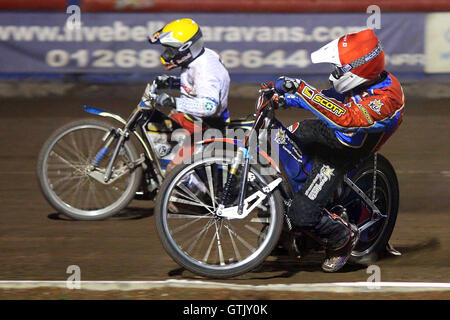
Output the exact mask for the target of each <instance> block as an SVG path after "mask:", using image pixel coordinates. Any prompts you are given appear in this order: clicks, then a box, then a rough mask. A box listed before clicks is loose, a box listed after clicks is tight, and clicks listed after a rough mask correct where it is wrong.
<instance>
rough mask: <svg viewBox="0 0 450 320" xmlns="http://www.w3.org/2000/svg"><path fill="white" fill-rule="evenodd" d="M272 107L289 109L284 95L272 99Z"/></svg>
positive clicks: (276, 95)
mask: <svg viewBox="0 0 450 320" xmlns="http://www.w3.org/2000/svg"><path fill="white" fill-rule="evenodd" d="M271 103H272V106H273V107H274V108H275V109H276V108H287V105H286V98H285V97H284V94H280V95H278V94H275V95H274V96H273V97H272V99H271Z"/></svg>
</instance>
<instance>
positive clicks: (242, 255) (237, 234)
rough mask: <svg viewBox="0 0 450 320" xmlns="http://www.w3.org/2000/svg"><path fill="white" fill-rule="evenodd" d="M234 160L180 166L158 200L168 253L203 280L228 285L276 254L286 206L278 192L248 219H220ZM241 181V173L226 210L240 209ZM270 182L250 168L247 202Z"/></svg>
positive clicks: (161, 231) (157, 213)
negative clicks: (219, 281) (284, 206)
mask: <svg viewBox="0 0 450 320" xmlns="http://www.w3.org/2000/svg"><path fill="white" fill-rule="evenodd" d="M232 159H233V156H232V155H229V156H221V157H218V156H215V157H214V156H213V157H208V158H204V159H202V160H199V161H197V162H194V163H191V164H184V165H180V166H177V167H176V168H174V169H173V171H171V172H170V174H169V175H168V176H167V177H166V179H165V180H164V182H163V184H162V186H161V188H160V190H159V193H158V196H157V198H156V204H155V216H156V226H157V230H158V234H159V237H160V240H161V242H162V245H163V247H164V248H165V250H166V252H167V253H168V254H169V255H170V256H171V257H172V259H173V260H174V261H175V262H177V263H178V264H179V265H181V266H183V267H185V268H186V269H187V270H189V271H191V272H193V273H195V274H198V275H201V276H204V277H209V278H222V279H223V278H230V277H235V276H238V275H242V274H244V273H246V272H249V271H251V270H253V269H254V268H256V267H257V266H259V265H260V264H261V263H262V262H263V261H264V260H265V259H266V258H267V256H268V255H269V254H270V253H271V252H272V250H273V249H274V247H275V245H276V244H277V242H278V238H279V236H280V233H281V230H282V227H283V221H284V220H283V216H284V210H283V202H282V200H281V195H280V193H279V191H278V190H276V189H275V190H274V191H273V192H271V193H270V194H269V195H268V196H267V197H266V198H265V199H264V200H263V202H262V203H260V204H259V205H258V206H257V207H255V208H254V209H253V210H252V211H251V212H250V213H249V214H248V215H247V216H246V217H245V218H242V219H240V218H225V217H220V215H218V214H217V208H218V205H219V203H220V202H221V198H222V194H223V192H224V189H225V185H226V182H227V179H228V175H229V174H230V173H229V169H230V166H231V161H232ZM240 177H241V175H240V173H239V171H238V173H237V175H236V177H235V179H234V182H233V184H232V185H231V188H230V190H231V192H230V194H229V196H228V197H227V200H226V205H225V207H226V208H229V207H232V206H236V205H237V194H238V191H239V182H240ZM269 180H270V178H269V177H268V176H263V175H261V174H260V173H259V172H258V170H257V166H251V167H250V172H249V178H248V189H247V192H246V194H245V198H247V197H248V196H249V195H252V194H253V193H255V192H257V191H258V190H262V189H263V188H264V187H265V186H267V184H268V183H270V182H271V181H272V180H270V181H269Z"/></svg>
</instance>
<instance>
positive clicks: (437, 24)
mask: <svg viewBox="0 0 450 320" xmlns="http://www.w3.org/2000/svg"><path fill="white" fill-rule="evenodd" d="M425 72H428V73H449V72H450V12H445V13H432V14H429V15H427V18H426V26H425Z"/></svg>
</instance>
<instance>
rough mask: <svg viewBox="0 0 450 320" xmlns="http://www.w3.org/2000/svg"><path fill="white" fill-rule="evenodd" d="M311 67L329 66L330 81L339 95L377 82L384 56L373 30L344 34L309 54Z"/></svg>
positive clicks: (382, 66) (382, 68)
mask: <svg viewBox="0 0 450 320" xmlns="http://www.w3.org/2000/svg"><path fill="white" fill-rule="evenodd" d="M311 60H312V62H313V63H324V62H325V63H331V64H333V65H334V70H333V71H332V72H331V74H330V78H329V79H330V81H331V82H332V84H333V87H334V88H335V89H336V91H337V92H339V93H344V92H347V91H349V90H351V89H353V88H356V87H357V86H359V85H361V84H363V83H365V82H367V81H370V80H373V79H375V78H377V76H378V75H379V74H380V73H381V72H382V71H383V70H384V64H385V62H384V52H383V48H382V47H381V44H380V42H379V40H378V38H377V36H376V35H375V33H374V32H373V30H372V29H366V30H363V31H360V32H357V33H350V34H346V35H344V36H342V37H340V38H339V39H336V40H333V41H331V42H330V43H328V44H327V45H325V46H323V47H322V48H320V49H319V50H317V51H315V52H313V53H311Z"/></svg>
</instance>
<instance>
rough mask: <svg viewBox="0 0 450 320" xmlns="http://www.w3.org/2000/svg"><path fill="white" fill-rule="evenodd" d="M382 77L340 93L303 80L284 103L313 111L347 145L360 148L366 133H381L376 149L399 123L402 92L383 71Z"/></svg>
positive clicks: (401, 108)
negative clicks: (345, 93) (313, 85)
mask: <svg viewBox="0 0 450 320" xmlns="http://www.w3.org/2000/svg"><path fill="white" fill-rule="evenodd" d="M382 77H384V80H382V81H381V82H379V83H376V84H374V85H372V86H369V87H366V88H364V90H363V91H360V92H358V93H357V94H347V95H342V94H339V93H337V92H336V91H335V90H334V89H333V88H331V89H328V90H322V91H318V90H317V89H315V88H314V87H312V86H311V85H309V84H307V83H306V82H305V81H303V80H300V85H299V87H298V90H297V92H296V93H295V94H285V96H284V97H285V99H286V105H287V106H293V107H296V108H303V109H306V110H309V111H311V112H312V113H314V114H315V115H316V116H317V117H318V118H319V119H321V120H322V121H324V122H325V124H326V125H327V126H328V127H329V128H331V129H333V130H334V133H335V135H336V138H337V139H338V140H339V141H340V142H341V143H342V144H344V145H346V146H348V147H351V148H359V147H362V145H363V144H364V141H365V140H366V138H367V135H368V134H370V133H382V134H381V135H380V140H379V141H378V143H377V144H376V145H375V147H374V149H373V150H372V151H373V152H375V151H377V150H378V149H379V148H380V147H381V146H382V145H383V144H384V143H385V142H386V140H387V139H388V138H389V137H390V136H391V135H392V134H393V133H394V132H395V130H396V129H397V128H398V126H399V125H400V123H401V122H402V117H403V110H404V104H405V103H404V95H403V90H402V88H401V86H400V83H399V81H398V80H397V78H395V77H394V76H393V75H392V74H389V73H387V72H384V74H383V75H382Z"/></svg>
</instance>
